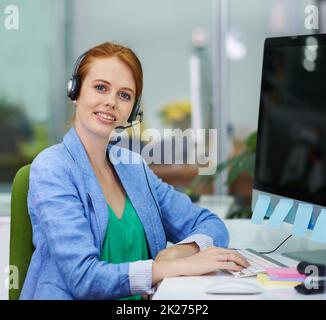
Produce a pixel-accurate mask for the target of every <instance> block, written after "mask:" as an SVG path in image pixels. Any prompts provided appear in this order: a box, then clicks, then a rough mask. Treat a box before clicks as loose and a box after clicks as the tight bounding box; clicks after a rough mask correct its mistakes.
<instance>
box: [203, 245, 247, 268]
mask: <svg viewBox="0 0 326 320" xmlns="http://www.w3.org/2000/svg"><path fill="white" fill-rule="evenodd" d="M209 250H211V251H212V253H214V255H215V257H216V259H217V260H218V261H226V262H234V263H236V264H238V265H240V266H242V267H243V268H247V267H249V263H248V261H247V260H246V259H245V258H244V257H243V256H242V255H241V254H239V253H238V252H236V251H234V250H228V249H224V248H217V247H210V249H209Z"/></svg>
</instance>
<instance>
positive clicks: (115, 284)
mask: <svg viewBox="0 0 326 320" xmlns="http://www.w3.org/2000/svg"><path fill="white" fill-rule="evenodd" d="M52 162H53V160H52ZM28 202H29V210H30V212H33V213H34V215H35V216H36V218H37V219H38V222H39V226H40V228H41V231H42V233H43V234H44V237H45V239H46V244H47V246H48V249H49V252H50V254H51V256H52V257H53V258H54V260H55V262H56V264H57V267H58V268H59V270H60V272H61V275H62V277H63V279H64V281H65V283H66V286H67V288H68V289H69V290H70V292H71V293H72V295H73V296H74V297H75V298H76V299H115V298H120V297H125V296H130V295H132V294H135V292H132V289H133V288H130V281H129V271H130V270H129V267H130V265H131V264H132V268H131V270H134V271H132V272H133V276H135V275H134V273H135V272H136V271H137V270H138V271H139V272H142V270H143V269H144V268H145V269H146V268H147V269H148V268H150V270H151V264H150V266H147V267H146V266H143V267H142V266H141V265H139V266H138V267H137V265H138V264H143V265H144V261H139V262H132V263H120V264H110V263H106V262H104V261H100V252H99V249H97V247H96V246H95V243H94V237H93V233H92V230H91V228H90V224H89V222H88V220H87V218H86V217H85V215H84V208H83V204H82V202H81V200H80V198H79V196H78V190H77V188H76V186H75V185H74V183H73V180H72V178H71V173H70V171H69V170H67V169H66V167H65V166H64V164H63V163H62V161H61V162H60V161H59V160H57V161H56V164H53V163H52V165H51V164H49V163H47V161H35V160H34V162H33V164H32V166H31V171H30V186H29V194H28ZM45 258H46V257H45ZM135 270H136V271H135ZM149 281H150V282H151V278H150V279H149ZM147 287H149V288H150V287H151V283H148V285H147Z"/></svg>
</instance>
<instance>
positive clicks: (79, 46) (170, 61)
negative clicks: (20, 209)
mask: <svg viewBox="0 0 326 320" xmlns="http://www.w3.org/2000/svg"><path fill="white" fill-rule="evenodd" d="M12 4H13V5H16V6H17V7H18V9H19V28H18V30H7V29H6V28H5V26H4V23H3V21H4V20H5V18H6V13H5V12H4V10H5V8H6V6H8V5H12ZM309 5H314V6H317V7H318V8H319V27H318V29H314V30H308V29H307V28H306V27H305V19H306V17H307V14H306V13H305V8H306V7H307V6H309ZM324 7H325V6H324V1H318V0H249V1H245V2H244V1H241V0H227V1H226V0H202V1H199V0H178V1H174V0H164V1H159V0H155V1H153V0H137V1H133V0H94V1H87V0H69V1H68V0H57V1H51V0H29V1H24V0H12V1H10V0H1V1H0V21H1V25H0V40H1V44H0V70H1V73H0V192H2V193H3V194H4V193H7V194H8V193H10V190H11V182H12V179H13V177H14V175H15V173H16V171H17V170H18V168H20V167H21V166H22V165H24V164H26V163H30V162H31V161H32V160H33V158H34V157H35V155H36V154H37V153H38V152H40V151H41V150H42V149H44V148H45V147H47V146H48V145H50V144H54V143H58V142H60V141H61V139H62V137H63V135H64V134H65V132H66V131H67V128H68V124H69V119H70V117H71V115H72V112H73V107H72V105H71V103H70V102H69V100H68V99H67V97H66V83H67V81H68V79H69V77H70V75H71V70H72V67H73V64H74V62H75V60H76V58H77V57H78V56H79V55H80V54H81V53H82V52H84V51H85V50H87V49H88V48H90V47H92V46H94V45H96V44H98V43H101V42H104V41H114V42H118V43H121V44H124V45H126V46H130V47H131V48H132V49H134V51H135V52H136V53H137V54H138V56H139V57H140V60H141V61H142V64H143V69H144V92H143V96H142V105H143V109H144V113H145V117H144V118H145V119H144V123H143V128H157V129H159V130H160V131H163V129H164V128H169V127H170V128H174V127H181V128H183V129H184V128H187V127H194V126H195V127H196V126H201V127H202V128H206V129H208V128H215V129H217V130H218V141H216V145H217V148H218V154H217V157H218V159H217V161H218V163H221V162H223V161H226V160H227V159H229V158H230V157H231V158H232V157H234V156H235V155H237V154H241V152H243V150H245V148H246V138H247V137H248V135H250V134H251V133H253V132H255V130H256V127H257V120H258V105H259V94H260V79H261V68H262V54H263V44H264V39H265V38H266V37H271V36H282V35H294V34H308V33H314V32H318V33H320V32H323V28H324V27H323V21H324V19H323V12H324V11H325V9H324ZM194 61H195V62H196V61H197V62H199V69H196V67H194V66H196V64H195V65H194ZM191 65H192V67H191ZM197 66H198V64H197ZM196 71H197V73H196ZM196 75H197V80H198V79H199V80H200V81H199V87H197V89H198V88H199V89H198V90H197V91H196V84H195V82H196ZM194 77H195V79H194ZM198 108H199V109H198ZM254 141H255V140H254V137H253V138H252V141H251V145H254ZM252 152H254V150H252ZM251 168H252V166H251V167H250V165H249V166H248V170H243V172H238V173H237V175H236V179H234V181H232V183H231V184H230V183H229V185H226V184H225V181H226V179H227V175H228V172H227V170H225V172H223V173H222V174H221V175H219V178H216V179H206V180H205V181H204V183H203V184H202V185H201V187H200V188H199V187H198V186H197V185H196V184H194V186H195V187H194V191H195V192H197V193H205V194H216V195H228V194H231V195H232V196H234V197H235V198H236V199H237V201H238V203H239V204H240V205H241V203H242V204H243V205H248V203H250V197H251V187H252V172H251ZM153 170H154V171H155V172H156V173H157V174H158V175H159V176H161V177H162V179H163V180H164V181H167V182H169V183H172V184H173V185H175V186H176V187H177V188H181V189H182V188H184V189H185V188H187V187H189V186H190V185H191V182H192V181H194V180H193V179H194V178H195V177H196V176H197V170H196V166H191V165H189V166H188V165H183V166H182V165H174V166H173V165H172V166H169V167H168V168H167V166H164V165H162V166H153ZM197 187H198V188H197ZM188 191H189V190H188Z"/></svg>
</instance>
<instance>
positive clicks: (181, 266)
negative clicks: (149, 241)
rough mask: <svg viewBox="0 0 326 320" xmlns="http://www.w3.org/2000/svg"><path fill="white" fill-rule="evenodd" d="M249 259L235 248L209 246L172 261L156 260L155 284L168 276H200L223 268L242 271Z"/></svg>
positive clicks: (247, 264) (154, 266) (154, 270)
mask: <svg viewBox="0 0 326 320" xmlns="http://www.w3.org/2000/svg"><path fill="white" fill-rule="evenodd" d="M248 266H249V263H248V261H247V260H246V259H245V258H244V257H243V256H241V255H240V254H239V253H237V252H236V251H234V250H229V249H224V248H218V247H209V248H207V249H204V250H202V251H200V252H198V253H196V254H193V255H191V256H188V257H184V258H179V259H176V260H172V261H155V262H154V264H153V285H155V284H156V283H157V282H159V281H161V280H162V279H163V278H166V277H176V276H200V275H204V274H208V273H211V272H216V271H218V270H221V269H225V270H232V271H241V270H242V269H243V268H247V267H248Z"/></svg>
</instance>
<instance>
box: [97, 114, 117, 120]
mask: <svg viewBox="0 0 326 320" xmlns="http://www.w3.org/2000/svg"><path fill="white" fill-rule="evenodd" d="M94 114H95V115H96V116H98V117H99V118H100V119H103V120H107V121H116V120H117V119H116V118H115V117H113V116H110V115H108V114H105V113H102V112H94Z"/></svg>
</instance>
